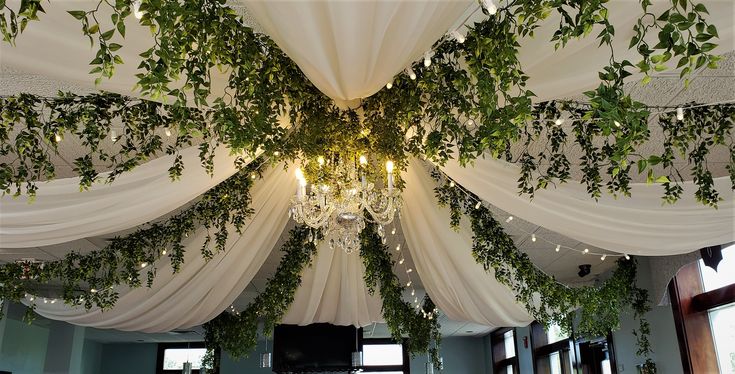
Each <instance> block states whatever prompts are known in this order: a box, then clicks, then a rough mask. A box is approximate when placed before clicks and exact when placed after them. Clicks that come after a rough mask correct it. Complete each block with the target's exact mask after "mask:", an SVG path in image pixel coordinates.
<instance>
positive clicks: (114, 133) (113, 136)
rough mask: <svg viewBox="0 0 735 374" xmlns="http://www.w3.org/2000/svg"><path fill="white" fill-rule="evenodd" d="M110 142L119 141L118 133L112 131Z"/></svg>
mask: <svg viewBox="0 0 735 374" xmlns="http://www.w3.org/2000/svg"><path fill="white" fill-rule="evenodd" d="M110 140H112V141H113V142H116V141H117V131H115V130H110Z"/></svg>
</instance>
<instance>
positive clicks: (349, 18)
mask: <svg viewBox="0 0 735 374" xmlns="http://www.w3.org/2000/svg"><path fill="white" fill-rule="evenodd" d="M245 4H246V5H247V8H248V10H250V13H251V14H252V15H253V16H254V17H255V18H256V19H257V20H258V23H259V24H260V25H261V26H262V27H263V28H264V29H265V31H266V33H267V34H268V35H269V36H270V37H271V38H272V39H273V40H274V41H275V42H276V43H277V44H278V46H279V47H280V48H281V49H282V50H283V51H284V52H286V54H288V56H289V57H290V58H291V59H292V60H294V62H296V64H297V65H299V67H300V68H301V70H302V71H303V72H304V74H306V76H307V77H309V80H311V82H312V83H314V85H316V86H317V88H319V89H320V90H321V91H322V92H324V93H325V94H326V95H327V96H329V97H331V98H332V99H334V100H337V101H341V100H352V99H359V98H363V97H367V96H370V95H372V94H374V93H375V92H377V91H378V90H380V89H381V88H383V86H385V85H386V83H388V82H390V81H392V80H393V76H394V75H396V74H398V73H399V72H400V71H401V70H403V69H405V68H406V67H408V66H409V65H410V64H411V63H412V62H413V61H415V60H417V59H418V58H419V56H421V55H422V54H423V53H424V52H426V51H428V50H429V49H430V48H431V46H432V44H434V42H436V41H437V40H438V39H440V38H441V37H442V35H443V34H444V33H446V32H447V30H449V28H450V27H452V26H453V25H454V24H455V23H456V22H457V21H458V19H459V18H460V16H462V15H463V14H464V13H465V11H466V10H468V8H470V7H471V6H477V3H476V2H475V1H473V0H449V1H245Z"/></svg>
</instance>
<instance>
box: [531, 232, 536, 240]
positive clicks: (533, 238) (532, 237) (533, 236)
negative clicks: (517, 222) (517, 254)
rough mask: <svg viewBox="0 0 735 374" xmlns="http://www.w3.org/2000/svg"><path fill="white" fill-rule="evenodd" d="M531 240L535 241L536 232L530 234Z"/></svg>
mask: <svg viewBox="0 0 735 374" xmlns="http://www.w3.org/2000/svg"><path fill="white" fill-rule="evenodd" d="M531 241H532V242H536V234H531Z"/></svg>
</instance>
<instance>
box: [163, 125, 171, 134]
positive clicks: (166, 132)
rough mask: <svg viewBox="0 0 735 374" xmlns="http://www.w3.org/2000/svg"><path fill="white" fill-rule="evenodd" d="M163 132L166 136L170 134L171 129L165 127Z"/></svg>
mask: <svg viewBox="0 0 735 374" xmlns="http://www.w3.org/2000/svg"><path fill="white" fill-rule="evenodd" d="M164 133H165V134H166V136H171V129H170V128H168V127H166V130H164Z"/></svg>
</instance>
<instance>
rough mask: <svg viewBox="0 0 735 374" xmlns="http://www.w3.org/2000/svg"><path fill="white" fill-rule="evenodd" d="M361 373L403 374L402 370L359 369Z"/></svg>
mask: <svg viewBox="0 0 735 374" xmlns="http://www.w3.org/2000/svg"><path fill="white" fill-rule="evenodd" d="M360 373H362V374H403V372H402V371H361V372H360Z"/></svg>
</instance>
